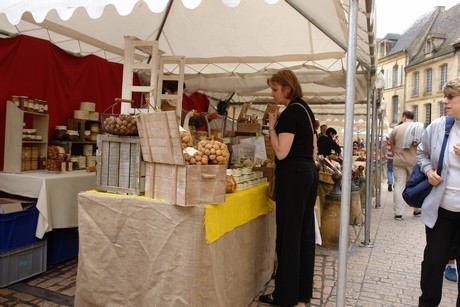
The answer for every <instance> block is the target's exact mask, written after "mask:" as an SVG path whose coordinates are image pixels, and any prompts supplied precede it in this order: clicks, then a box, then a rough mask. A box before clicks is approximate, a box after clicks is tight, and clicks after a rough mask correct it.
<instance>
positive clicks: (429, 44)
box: [425, 39, 433, 54]
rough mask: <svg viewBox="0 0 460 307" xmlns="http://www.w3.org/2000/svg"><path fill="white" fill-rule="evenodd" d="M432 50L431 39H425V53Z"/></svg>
mask: <svg viewBox="0 0 460 307" xmlns="http://www.w3.org/2000/svg"><path fill="white" fill-rule="evenodd" d="M431 52H433V41H432V40H431V39H427V40H426V43H425V54H427V53H431Z"/></svg>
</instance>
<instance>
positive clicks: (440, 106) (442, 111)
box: [439, 101, 446, 116]
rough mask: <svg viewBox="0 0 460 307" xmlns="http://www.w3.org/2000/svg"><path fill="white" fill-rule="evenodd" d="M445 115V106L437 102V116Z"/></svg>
mask: <svg viewBox="0 0 460 307" xmlns="http://www.w3.org/2000/svg"><path fill="white" fill-rule="evenodd" d="M443 115H446V110H445V106H444V104H443V103H442V101H440V102H439V116H443Z"/></svg>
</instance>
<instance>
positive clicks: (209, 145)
mask: <svg viewBox="0 0 460 307" xmlns="http://www.w3.org/2000/svg"><path fill="white" fill-rule="evenodd" d="M189 148H190V147H189ZM229 157H230V154H229V151H228V148H227V145H225V144H224V143H222V142H219V141H212V140H201V141H199V142H198V143H197V144H196V146H195V147H194V148H193V149H192V150H185V152H184V159H185V162H186V163H187V164H190V165H195V164H196V165H208V164H221V165H225V164H227V162H228V159H229Z"/></svg>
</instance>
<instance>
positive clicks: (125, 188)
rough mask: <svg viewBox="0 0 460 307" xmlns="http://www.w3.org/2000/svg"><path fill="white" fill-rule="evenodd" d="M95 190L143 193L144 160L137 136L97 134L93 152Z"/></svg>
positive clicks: (133, 193) (132, 193)
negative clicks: (94, 153)
mask: <svg viewBox="0 0 460 307" xmlns="http://www.w3.org/2000/svg"><path fill="white" fill-rule="evenodd" d="M96 190H98V191H102V192H110V193H118V194H130V195H142V194H144V191H145V163H144V161H142V155H141V146H140V143H139V137H134V136H114V135H107V134H99V135H98V136H97V153H96Z"/></svg>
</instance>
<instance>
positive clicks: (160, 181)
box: [145, 162, 226, 206]
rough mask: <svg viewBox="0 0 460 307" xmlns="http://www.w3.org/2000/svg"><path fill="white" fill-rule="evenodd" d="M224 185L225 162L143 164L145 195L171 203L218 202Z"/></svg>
mask: <svg viewBox="0 0 460 307" xmlns="http://www.w3.org/2000/svg"><path fill="white" fill-rule="evenodd" d="M225 186H226V169H225V165H172V164H163V163H150V162H148V163H146V181H145V196H147V197H151V198H155V199H161V200H163V201H166V202H168V203H171V204H175V205H179V206H195V205H206V204H221V203H224V202H225Z"/></svg>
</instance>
